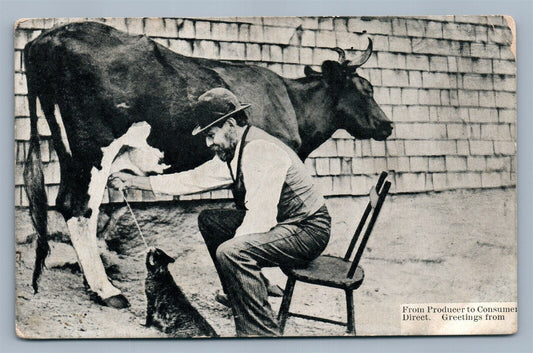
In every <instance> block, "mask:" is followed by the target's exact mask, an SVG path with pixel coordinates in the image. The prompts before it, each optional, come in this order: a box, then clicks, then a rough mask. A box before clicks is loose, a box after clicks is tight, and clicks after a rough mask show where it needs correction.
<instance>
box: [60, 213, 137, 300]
mask: <svg viewBox="0 0 533 353" xmlns="http://www.w3.org/2000/svg"><path fill="white" fill-rule="evenodd" d="M67 226H68V230H69V232H70V238H71V241H72V245H73V246H74V249H75V250H76V254H77V256H78V262H79V264H80V267H81V268H82V271H83V274H84V275H85V279H86V281H87V284H88V285H89V288H90V290H91V291H93V292H94V293H96V295H97V296H98V298H99V299H100V300H102V302H103V303H105V304H106V305H107V306H111V307H114V308H126V307H128V306H129V303H128V300H127V299H126V298H125V297H124V295H122V293H121V292H120V290H119V289H118V288H116V287H115V286H113V285H112V284H111V282H110V281H109V279H108V278H107V274H106V272H105V269H104V265H103V263H102V260H101V258H100V253H99V251H98V246H97V241H96V217H91V218H86V217H82V216H80V217H73V218H71V219H69V220H68V221H67Z"/></svg>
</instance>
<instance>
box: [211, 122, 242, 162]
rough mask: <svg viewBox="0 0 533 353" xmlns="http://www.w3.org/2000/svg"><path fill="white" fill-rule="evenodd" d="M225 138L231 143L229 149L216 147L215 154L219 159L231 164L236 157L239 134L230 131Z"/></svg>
mask: <svg viewBox="0 0 533 353" xmlns="http://www.w3.org/2000/svg"><path fill="white" fill-rule="evenodd" d="M225 138H226V139H227V140H228V141H229V147H227V148H225V147H219V146H216V147H215V153H216V154H217V156H218V158H220V160H221V161H223V162H231V160H233V157H234V156H235V148H236V147H237V142H238V141H237V134H236V133H235V131H233V130H230V131H227V132H226V134H225Z"/></svg>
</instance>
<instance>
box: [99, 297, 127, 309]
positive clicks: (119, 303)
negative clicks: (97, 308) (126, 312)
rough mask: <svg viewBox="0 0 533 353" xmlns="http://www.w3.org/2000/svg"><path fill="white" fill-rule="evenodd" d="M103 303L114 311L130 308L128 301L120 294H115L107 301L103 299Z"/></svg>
mask: <svg viewBox="0 0 533 353" xmlns="http://www.w3.org/2000/svg"><path fill="white" fill-rule="evenodd" d="M103 302H104V304H105V305H106V306H109V307H112V308H115V309H124V308H129V307H130V303H129V302H128V299H126V297H125V296H124V295H122V294H117V295H114V296H112V297H109V298H107V299H104V300H103Z"/></svg>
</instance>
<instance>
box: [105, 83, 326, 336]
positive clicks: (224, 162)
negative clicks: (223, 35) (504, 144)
mask: <svg viewBox="0 0 533 353" xmlns="http://www.w3.org/2000/svg"><path fill="white" fill-rule="evenodd" d="M249 106H250V105H248V104H240V103H239V101H238V100H237V98H236V97H235V95H234V94H233V93H231V92H230V91H228V90H227V89H224V88H215V89H212V90H210V91H207V92H206V93H204V94H203V95H202V96H200V97H199V98H198V103H197V106H196V112H197V116H198V119H199V121H198V123H199V124H198V126H197V127H196V128H195V129H194V131H193V132H192V133H193V135H198V134H201V135H203V136H204V137H205V141H206V144H207V146H208V147H209V148H211V149H212V150H213V151H214V152H215V153H216V156H215V157H214V158H213V159H212V160H210V161H208V162H206V163H204V164H203V165H201V166H199V167H197V168H195V169H193V170H189V171H185V172H181V173H175V174H167V175H157V176H150V177H139V176H132V175H129V174H126V173H115V174H113V175H112V176H111V181H110V185H111V186H113V187H117V188H120V187H134V188H140V189H145V190H153V191H154V192H157V193H166V194H172V195H182V194H190V193H194V192H200V191H206V190H213V189H217V188H221V187H231V188H232V191H233V196H234V198H235V203H236V206H237V209H215V210H205V211H202V212H201V213H200V215H199V217H198V225H199V228H200V232H201V233H202V236H203V238H204V240H205V243H206V245H207V248H208V250H209V253H210V255H211V257H212V259H213V262H214V264H215V267H216V269H217V272H218V275H219V278H220V281H221V283H222V287H223V288H224V291H225V293H227V294H228V297H229V301H230V304H231V307H232V310H233V315H234V319H235V327H236V331H237V335H238V336H265V335H267V336H277V335H279V334H280V332H279V328H278V323H277V320H276V317H275V315H274V313H273V311H272V309H271V307H270V304H269V303H268V294H267V284H266V283H265V281H264V279H263V276H262V274H261V268H263V267H275V266H280V267H290V266H297V265H302V264H305V263H306V262H308V261H311V260H313V259H315V258H316V257H317V256H318V255H320V253H321V252H322V251H323V250H324V249H325V247H326V245H327V243H328V241H329V236H330V227H331V219H330V216H329V214H328V210H327V208H326V206H325V203H324V199H323V197H322V195H321V194H320V192H319V191H318V189H317V187H316V186H315V185H314V183H313V179H312V178H311V176H310V175H309V173H308V171H307V169H306V168H305V166H304V164H303V163H302V161H301V160H300V159H299V158H298V156H297V155H296V153H295V152H294V151H293V150H291V149H290V147H288V146H287V145H285V144H284V143H283V142H281V141H280V140H279V139H277V138H275V137H273V136H271V135H269V134H268V133H266V132H265V131H263V130H261V129H259V128H256V127H253V126H250V125H248V119H247V116H246V114H245V111H244V110H245V109H246V108H248V107H249Z"/></svg>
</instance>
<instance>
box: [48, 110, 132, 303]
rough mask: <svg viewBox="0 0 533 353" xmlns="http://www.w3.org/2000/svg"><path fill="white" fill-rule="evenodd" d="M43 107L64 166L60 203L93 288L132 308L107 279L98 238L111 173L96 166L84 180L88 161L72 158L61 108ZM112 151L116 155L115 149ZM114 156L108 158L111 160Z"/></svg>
mask: <svg viewBox="0 0 533 353" xmlns="http://www.w3.org/2000/svg"><path fill="white" fill-rule="evenodd" d="M43 110H44V113H45V116H46V118H47V120H48V124H49V126H50V129H51V130H52V136H53V138H54V148H55V149H56V152H57V154H58V157H59V160H60V166H61V185H60V190H59V193H58V197H57V199H56V206H57V209H58V211H60V212H61V213H62V214H63V217H64V218H65V220H66V223H67V227H68V230H69V233H70V238H71V241H72V245H73V247H74V249H75V251H76V254H77V257H78V263H79V265H80V267H81V269H82V271H83V274H84V276H85V280H86V282H87V285H88V287H89V290H90V291H91V292H92V293H94V294H95V296H96V299H97V301H98V302H100V303H102V304H105V305H108V306H111V307H115V308H125V307H128V306H129V303H128V301H127V299H126V298H125V297H124V295H122V293H121V291H120V290H119V289H118V288H116V287H115V286H113V285H112V284H111V282H110V281H109V279H108V278H107V275H106V272H105V268H104V265H103V264H102V260H101V258H100V252H99V249H98V244H97V238H96V233H97V221H98V214H99V206H100V204H101V201H102V197H103V192H104V189H105V183H106V181H107V174H108V172H107V171H106V170H102V171H99V170H98V169H96V168H93V170H92V171H91V176H90V178H89V180H90V181H86V180H83V175H84V173H82V170H83V169H84V163H78V162H77V161H76V159H74V158H72V155H71V151H70V148H69V146H68V145H67V143H68V136H66V135H65V128H64V125H63V119H62V117H61V112H60V110H59V109H57V106H56V109H55V112H54V106H53V105H47V104H44V105H43ZM112 152H113V153H115V154H116V152H115V151H112ZM112 158H113V157H112V156H110V157H108V159H111V160H112ZM86 182H89V185H88V189H89V190H84V189H83V188H81V187H80V185H86V184H85V183H86ZM87 194H88V195H87ZM84 195H86V196H84Z"/></svg>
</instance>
